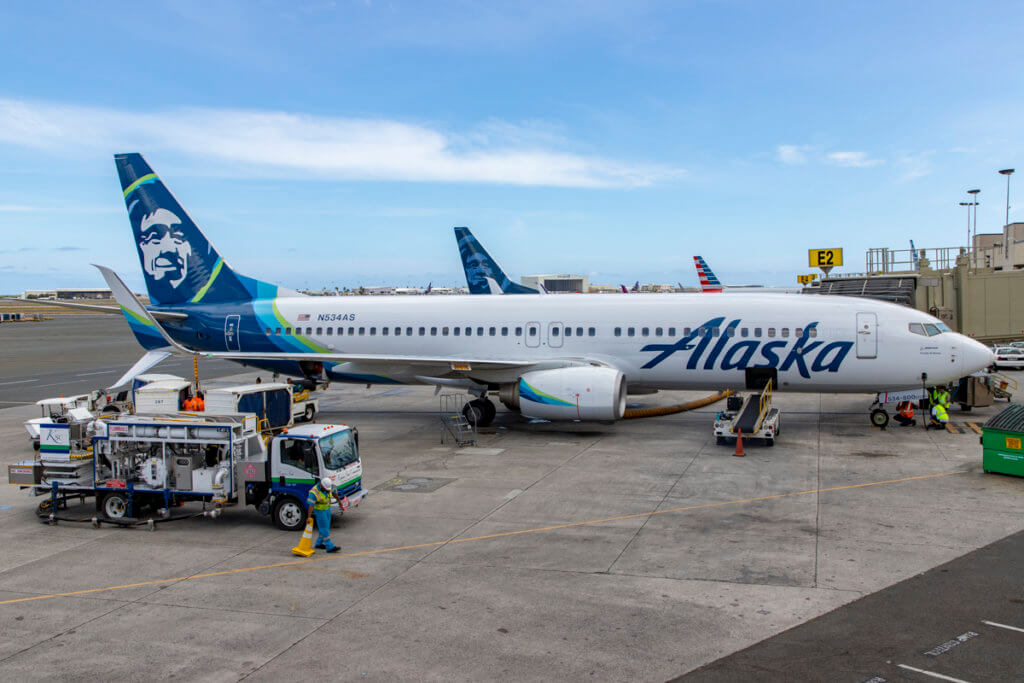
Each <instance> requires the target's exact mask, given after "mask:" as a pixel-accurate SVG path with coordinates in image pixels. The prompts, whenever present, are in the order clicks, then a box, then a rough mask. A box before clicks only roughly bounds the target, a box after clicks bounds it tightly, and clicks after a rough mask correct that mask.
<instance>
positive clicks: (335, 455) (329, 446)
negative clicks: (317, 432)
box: [320, 430, 359, 470]
mask: <svg viewBox="0 0 1024 683" xmlns="http://www.w3.org/2000/svg"><path fill="white" fill-rule="evenodd" d="M320 452H321V453H323V456H324V467H325V468H326V469H328V470H340V469H342V468H343V467H346V466H348V465H351V464H352V463H354V462H355V461H356V460H357V459H358V458H359V452H358V451H357V450H356V440H355V439H354V438H353V437H352V432H351V431H349V430H346V431H344V432H337V433H335V434H331V435H330V436H325V437H323V438H322V439H320Z"/></svg>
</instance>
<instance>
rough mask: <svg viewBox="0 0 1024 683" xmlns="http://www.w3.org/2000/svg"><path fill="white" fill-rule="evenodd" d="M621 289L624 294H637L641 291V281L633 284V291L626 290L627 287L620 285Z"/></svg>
mask: <svg viewBox="0 0 1024 683" xmlns="http://www.w3.org/2000/svg"><path fill="white" fill-rule="evenodd" d="M619 289H621V290H622V293H623V294H636V293H637V292H639V291H640V281H639V280H637V281H636V282H635V283H633V288H632V289H626V285H619Z"/></svg>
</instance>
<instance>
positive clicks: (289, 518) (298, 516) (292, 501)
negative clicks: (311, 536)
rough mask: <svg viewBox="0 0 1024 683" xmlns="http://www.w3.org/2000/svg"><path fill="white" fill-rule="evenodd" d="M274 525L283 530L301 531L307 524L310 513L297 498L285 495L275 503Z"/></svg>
mask: <svg viewBox="0 0 1024 683" xmlns="http://www.w3.org/2000/svg"><path fill="white" fill-rule="evenodd" d="M272 514H273V516H274V526H276V527H277V528H278V529H281V530H283V531H299V530H300V529H302V528H304V527H305V526H306V518H307V517H308V513H307V512H306V508H305V506H303V504H302V503H300V502H299V500H298V499H297V498H293V497H292V496H285V497H284V498H279V499H278V500H277V502H275V503H274V510H273V513H272Z"/></svg>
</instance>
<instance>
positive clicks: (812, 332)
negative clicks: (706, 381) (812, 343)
mask: <svg viewBox="0 0 1024 683" xmlns="http://www.w3.org/2000/svg"><path fill="white" fill-rule="evenodd" d="M622 331H623V328H621V327H616V328H615V336H616V337H621V336H622ZM625 331H626V336H627V337H636V336H637V331H638V330H637V328H635V327H627V328H625ZM665 331H666V330H665V329H664V328H661V327H655V328H654V329H653V333H654V334H653V336H655V337H661V336H662V335H663V334H664V332H665ZM667 331H668V336H669V337H674V336H676V328H674V327H669V328H668V330H667ZM765 331H766V330H765V328H761V327H741V328H739V336H740V337H744V338H746V337H754V338H757V339H759V338H761V337H763V336H767V337H769V338H773V337H775V336H776V332H778V335H777V336H780V337H789V331H790V328H788V327H781V328H779V329H778V330H776V328H774V327H769V328H767V335H765V334H763V333H764V332H765ZM639 332H640V335H639V336H641V337H650V336H652V335H651V332H652V329H651V328H650V327H641V328H639ZM692 332H693V330H692V329H691V328H689V327H684V328H683V336H684V337H688V336H690V334H691V333H692ZM736 332H737V328H735V327H727V328H725V330H724V334H725V336H726V337H735V336H737V334H736ZM722 334H723V330H722V328H720V327H698V328H697V336H698V337H707V336H711V337H719V336H722ZM803 335H804V328H802V327H794V328H793V336H794V337H802V336H803ZM807 336H808V337H817V336H818V328H816V327H811V328H808V330H807Z"/></svg>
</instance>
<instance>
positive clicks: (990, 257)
mask: <svg viewBox="0 0 1024 683" xmlns="http://www.w3.org/2000/svg"><path fill="white" fill-rule="evenodd" d="M1000 249H1001V247H998V246H994V247H979V248H976V249H968V248H967V247H928V248H925V249H889V248H888V247H873V248H871V249H868V251H867V254H866V258H865V264H864V266H865V272H864V273H844V274H842V275H838V277H858V276H860V277H862V276H863V275H865V274H867V275H878V274H882V273H906V272H913V271H916V270H918V269H919V264H920V263H921V260H922V259H928V266H929V267H930V268H931V269H932V270H948V269H951V268H955V267H956V262H957V259H958V258H959V257H960V256H961V255H966V256H967V257H968V259H969V262H970V266H971V267H972V268H990V267H992V265H993V264H994V263H995V256H996V255H997V254H998V253H999V252H1000ZM832 277H837V276H832Z"/></svg>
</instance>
